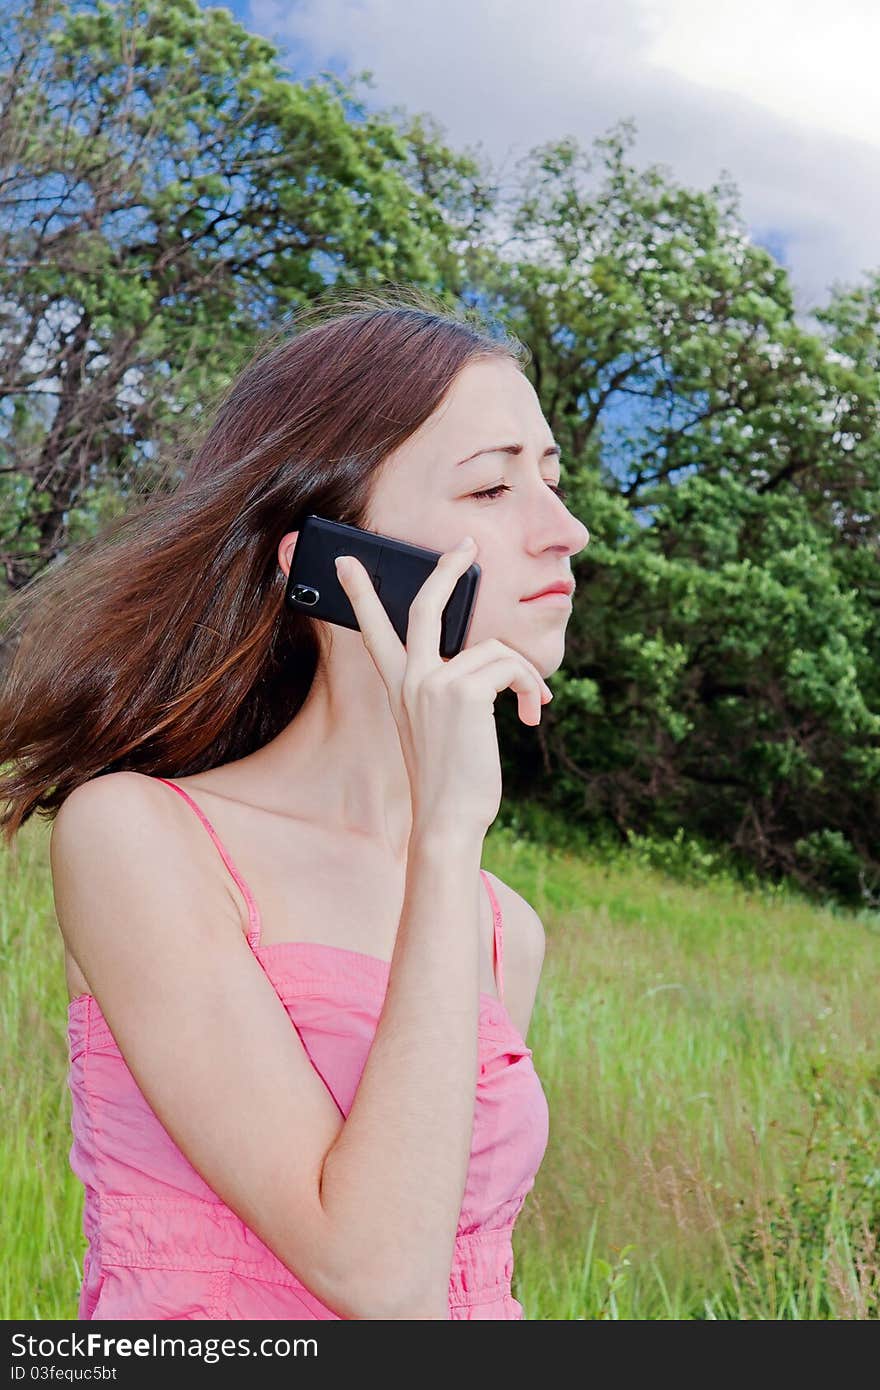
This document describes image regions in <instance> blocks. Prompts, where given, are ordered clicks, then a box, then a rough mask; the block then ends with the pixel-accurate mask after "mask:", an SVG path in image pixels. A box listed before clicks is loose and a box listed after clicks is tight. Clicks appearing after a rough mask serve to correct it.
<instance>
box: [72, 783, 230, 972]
mask: <svg viewBox="0 0 880 1390" xmlns="http://www.w3.org/2000/svg"><path fill="white" fill-rule="evenodd" d="M191 816H192V813H191V812H190V811H189V810H188V808H187V807H185V806H183V805H182V803H180V798H178V797H177V796H175V795H174V794H173V793H172V792H171V791H170V789H169V788H167V787H165V786H163V785H161V784H159V783H158V782H157V781H156V779H155V778H152V777H149V776H145V775H144V774H142V773H139V772H130V771H122V772H112V773H106V774H104V775H103V776H100V777H94V778H92V779H91V780H90V781H88V782H84V783H82V784H81V785H80V786H78V787H76V788H74V790H73V791H72V792H71V793H70V795H69V796H68V797H67V798H66V799H65V801H64V802H63V804H62V805H61V807H60V809H59V811H58V813H57V815H56V816H55V818H54V820H53V823H52V830H51V835H50V840H49V858H50V865H51V873H52V884H53V889H54V893H55V905H56V915H57V917H58V923H59V927H60V929H61V934H62V936H63V937H64V939H65V942H66V944H67V946H68V948H70V949H73V944H74V942H75V941H78V938H79V936H80V934H81V930H82V929H83V928H84V926H85V924H86V921H87V919H88V917H89V916H90V913H89V904H90V903H91V902H93V901H95V899H96V898H101V899H102V900H103V901H105V902H111V903H113V904H114V905H115V906H116V907H117V909H118V913H119V920H124V918H125V915H126V901H127V897H126V895H130V894H131V893H136V894H140V893H142V892H147V891H149V888H150V885H151V883H152V882H153V881H154V880H155V879H156V867H157V865H161V866H162V869H163V873H162V878H164V879H166V880H167V879H170V880H173V881H175V882H176V883H178V884H179V885H180V891H181V892H187V893H189V894H190V895H193V896H194V895H196V894H198V895H199V900H200V901H204V902H206V903H208V904H213V905H214V910H215V911H217V912H218V914H219V915H218V916H217V918H216V919H215V920H218V921H223V920H224V917H225V915H226V914H224V913H223V912H222V909H223V908H224V907H225V905H226V897H227V895H226V894H225V893H224V892H223V885H222V882H221V880H220V878H219V875H218V873H217V870H216V866H215V864H214V857H215V855H216V851H214V850H213V847H212V846H211V845H210V842H207V837H205V840H206V842H207V847H206V845H203V844H202V843H201V840H200V839H199V838H198V837H197V836H196V835H195V834H194V833H193V829H192V827H191V825H190V822H189V818H190V817H191ZM196 828H197V829H198V827H196ZM229 901H231V902H233V904H234V899H232V898H231V895H229ZM235 921H236V924H237V923H238V911H237V908H236V910H235ZM74 955H76V952H75V951H74Z"/></svg>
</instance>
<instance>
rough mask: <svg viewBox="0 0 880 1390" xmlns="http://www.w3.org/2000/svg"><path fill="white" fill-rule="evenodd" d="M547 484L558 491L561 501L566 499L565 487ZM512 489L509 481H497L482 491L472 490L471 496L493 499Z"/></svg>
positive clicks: (552, 489)
mask: <svg viewBox="0 0 880 1390" xmlns="http://www.w3.org/2000/svg"><path fill="white" fill-rule="evenodd" d="M547 486H548V487H549V488H550V491H551V492H555V493H556V496H557V497H558V498H559V500H560V502H564V501H565V499H566V497H567V496H568V493H567V492H566V490H565V488H564V487H558V486H556V485H554V484H553V483H548V484H547ZM512 491H513V488H512V487H509V486H508V484H507V483H496V484H495V486H494V487H487V488H484V489H483V491H482V492H472V493H471V497H487V498H488V499H489V501H493V500H494V499H495V498H497V497H500V496H501V493H502V492H512Z"/></svg>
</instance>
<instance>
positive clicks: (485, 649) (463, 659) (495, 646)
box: [447, 637, 553, 704]
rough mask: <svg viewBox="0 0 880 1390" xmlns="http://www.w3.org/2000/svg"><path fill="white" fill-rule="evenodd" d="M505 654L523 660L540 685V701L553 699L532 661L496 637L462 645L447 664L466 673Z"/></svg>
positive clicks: (544, 702)
mask: <svg viewBox="0 0 880 1390" xmlns="http://www.w3.org/2000/svg"><path fill="white" fill-rule="evenodd" d="M505 656H511V657H513V658H514V660H517V659H519V660H520V661H523V662H525V665H526V667H527V669H528V670H529V671H531V673H532V675H533V676H534V678H535V680H536V681H537V682H538V685H539V686H540V690H541V703H542V704H548V703H549V702H550V701H551V700H552V699H553V691H552V690H551V689H550V687H549V685H548V684H547V682H546V681H545V679H544V677H543V676H542V675H541V672H540V671H539V670H538V668H537V666H536V665H535V664H534V662H533V661H529V658H528V657H527V656H523V654H522V652H519V651H517V650H516V648H515V647H509V646H508V645H507V644H506V643H505V642H502V641H500V640H499V639H498V638H497V637H487V638H485V639H484V640H483V641H482V642H477V643H476V645H475V646H473V647H463V648H462V650H461V651H460V652H457V653H456V655H455V656H453V657H451V658H450V660H449V662H448V663H447V665H448V666H451V667H453V669H454V670H457V671H460V672H461V673H462V674H463V675H467V674H469V673H470V672H471V671H476V670H478V669H479V667H480V666H485V665H486V664H487V663H488V662H489V661H497V660H498V659H499V658H500V657H505Z"/></svg>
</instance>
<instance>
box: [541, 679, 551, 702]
mask: <svg viewBox="0 0 880 1390" xmlns="http://www.w3.org/2000/svg"><path fill="white" fill-rule="evenodd" d="M541 684H542V685H543V687H544V689H545V690H546V692H547V699H548V700H552V699H553V691H552V690H551V689H550V687H549V685H548V684H547V682H546V681H541Z"/></svg>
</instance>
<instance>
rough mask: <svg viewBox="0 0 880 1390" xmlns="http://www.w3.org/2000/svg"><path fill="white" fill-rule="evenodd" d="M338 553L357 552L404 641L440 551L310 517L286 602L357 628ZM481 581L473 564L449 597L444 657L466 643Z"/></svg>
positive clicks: (300, 539) (442, 644)
mask: <svg viewBox="0 0 880 1390" xmlns="http://www.w3.org/2000/svg"><path fill="white" fill-rule="evenodd" d="M337 555H354V556H355V557H356V558H357V559H358V560H360V562H361V564H362V565H363V566H364V568H365V570H366V571H367V573H368V574H369V575H370V578H371V580H372V583H373V588H374V589H375V591H376V593H377V594H378V595H379V598H380V600H381V603H382V607H383V608H384V609H385V612H386V613H387V614H388V617H389V619H390V621H391V625H392V627H393V628H394V630H395V632H396V633H397V635H398V637H399V638H400V640H401V642H403V643H404V644H406V641H407V628H408V624H409V613H410V606H411V604H412V601H413V599H414V598H415V596H416V594H417V593H418V591H419V589H420V588H421V587H422V585H423V584H424V582H425V580H426V579H427V577H428V575H429V574H430V573H431V571H432V570H433V569H434V567H435V566H436V564H437V561H438V560H439V559H440V555H441V552H440V551H439V550H428V549H426V548H425V547H424V546H421V545H413V544H411V542H409V541H401V540H397V538H396V537H394V536H383V535H381V534H379V533H378V532H376V531H366V530H364V529H363V528H362V527H360V526H348V525H346V524H345V523H343V522H341V521H328V520H327V519H326V517H322V516H315V515H313V514H311V515H309V516H307V517H306V518H305V519H304V521H303V524H302V528H301V530H300V532H299V535H298V537H297V542H296V548H295V549H294V552H293V559H292V560H291V565H290V574H289V575H288V579H287V587H286V590H285V595H284V601H285V604H286V605H287V606H288V607H290V608H294V609H297V610H299V611H301V612H306V613H309V614H310V615H311V616H312V617H313V618H321V619H322V620H323V621H324V622H328V623H338V624H339V625H340V626H342V627H348V628H353V629H355V630H357V627H358V620H357V616H356V614H355V611H354V609H353V608H352V606H351V604H350V602H349V600H348V596H347V594H346V592H345V590H344V589H343V588H342V587H341V586H340V584H339V580H338V577H337V574H336V570H335V569H334V566H333V561H334V559H335V558H336V556H337ZM479 583H480V566H479V565H477V564H471V565H469V566H468V568H467V570H466V571H465V573H464V574H462V575H459V577H458V581H457V583H456V585H455V588H454V589H453V591H452V593H451V594H450V595H449V596H448V602H447V603H446V606H445V607H444V609H443V614H442V618H441V624H440V654H441V656H445V657H450V656H455V655H456V653H457V652H460V651H461V649H462V647H463V646H464V643H465V639H466V637H467V634H468V628H469V627H470V623H471V616H472V614H473V610H474V604H475V602H476V598H477V589H478V588H479Z"/></svg>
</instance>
